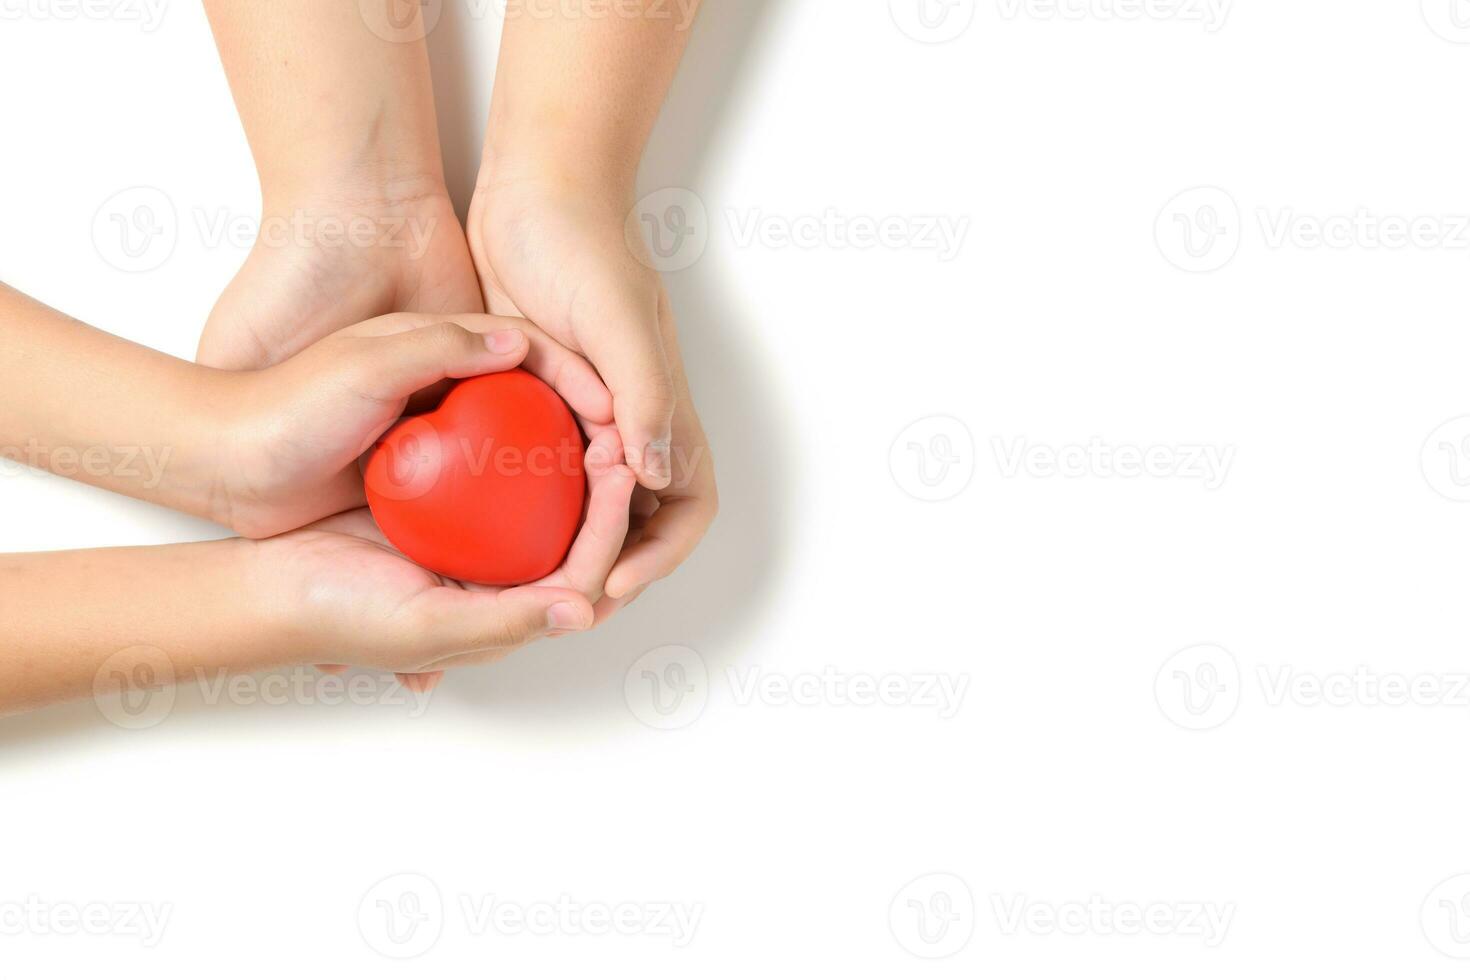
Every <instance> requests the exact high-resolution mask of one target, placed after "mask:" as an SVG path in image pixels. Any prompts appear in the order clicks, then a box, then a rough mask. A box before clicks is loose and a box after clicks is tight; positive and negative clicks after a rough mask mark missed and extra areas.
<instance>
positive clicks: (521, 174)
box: [469, 155, 719, 600]
mask: <svg viewBox="0 0 1470 980" xmlns="http://www.w3.org/2000/svg"><path fill="white" fill-rule="evenodd" d="M623 198H624V194H623V193H622V191H620V190H619V189H618V188H617V187H615V186H602V184H601V182H600V181H599V180H598V179H597V178H596V177H587V176H586V175H585V173H584V174H581V175H578V176H574V177H569V178H565V179H560V178H556V177H553V176H551V175H549V173H548V170H547V168H546V167H541V166H532V165H530V164H520V163H516V162H511V161H507V160H505V159H504V158H503V157H495V156H493V155H492V156H490V157H488V158H487V161H486V163H485V170H484V172H482V174H481V182H480V186H479V187H478V189H477V190H476V192H475V199H474V201H473V203H472V204H471V206H470V220H469V236H470V251H471V253H472V255H473V256H474V259H475V265H476V268H477V270H478V272H479V276H480V282H481V284H482V285H483V286H484V288H485V294H486V305H487V308H488V309H490V310H491V311H492V312H494V313H498V314H504V315H507V316H526V317H530V318H531V319H532V320H533V321H535V322H536V323H537V324H538V325H539V326H540V327H541V328H542V329H544V330H545V331H546V332H547V333H548V334H549V335H550V336H551V337H552V338H553V339H554V340H555V341H557V342H558V343H560V344H563V345H565V346H566V347H568V348H570V349H571V350H573V351H576V352H578V353H581V354H585V355H586V356H587V358H588V359H589V360H590V361H591V362H592V364H593V365H594V366H595V367H596V369H597V371H598V372H599V374H600V375H601V377H602V378H604V379H606V382H607V386H608V388H610V389H611V395H612V404H613V410H614V415H615V416H616V425H617V428H618V433H619V435H620V437H621V439H622V441H623V444H624V447H625V450H626V453H627V460H628V463H629V464H630V465H631V466H632V467H633V469H634V470H635V472H636V473H637V474H638V477H639V482H640V483H642V484H643V487H642V488H640V489H639V490H638V491H637V493H636V495H635V507H634V512H635V528H634V532H633V536H632V538H630V543H629V546H628V548H627V551H626V553H625V554H624V555H623V557H622V559H621V560H620V561H619V562H618V564H617V567H616V568H615V569H614V571H613V573H612V576H611V578H610V579H609V581H608V594H609V595H611V596H615V597H618V598H620V599H625V600H626V599H628V598H631V597H632V596H633V595H635V594H636V593H637V592H638V591H640V590H641V589H642V588H643V587H644V586H646V585H648V584H649V583H650V582H652V581H654V580H655V579H658V578H662V577H664V576H665V575H668V574H669V573H670V572H672V571H673V570H674V569H675V568H677V567H678V566H679V564H680V563H681V562H683V561H684V559H686V558H687V557H689V555H690V553H691V552H692V551H693V550H694V547H695V546H696V545H697V544H698V543H699V541H700V539H701V538H702V537H703V536H704V533H705V531H706V530H708V528H709V526H710V524H711V522H712V521H713V520H714V517H715V513H716V511H717V509H718V506H719V504H718V493H717V491H716V487H715V471H714V460H713V458H712V457H711V455H710V449H709V442H708V439H707V438H706V437H705V434H704V429H703V427H702V426H701V425H700V422H699V416H698V414H697V413H696V412H695V410H694V404H693V402H692V400H691V398H690V394H689V387H688V383H687V381H686V380H685V377H684V366H683V362H682V360H681V357H680V353H679V343H678V337H677V333H676V331H675V327H674V318H673V312H672V309H671V307H670V304H669V301H668V295H667V293H666V292H665V291H664V289H663V286H662V284H661V282H660V280H659V277H658V275H657V273H655V272H654V271H653V270H652V269H651V268H650V267H648V266H646V265H644V264H643V263H641V262H639V261H638V260H637V259H636V258H635V257H634V255H633V253H632V252H630V251H629V247H628V245H627V242H626V238H625V231H624V219H625V216H626V213H627V208H628V204H627V202H625V201H624V200H623ZM640 539H641V540H640Z"/></svg>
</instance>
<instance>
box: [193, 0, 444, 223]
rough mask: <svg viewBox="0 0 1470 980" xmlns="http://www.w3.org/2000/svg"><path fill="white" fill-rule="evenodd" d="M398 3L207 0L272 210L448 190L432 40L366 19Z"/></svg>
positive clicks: (396, 199)
mask: <svg viewBox="0 0 1470 980" xmlns="http://www.w3.org/2000/svg"><path fill="white" fill-rule="evenodd" d="M389 6H390V5H385V4H362V3H359V0H206V2H205V9H206V11H207V13H208V15H209V22H210V25H211V27H212V29H213V31H214V36H215V41H216V43H217V45H218V46H219V51H220V57H221V59H222V61H223V62H224V67H225V73H226V75H227V76H228V77H229V80H230V88H231V90H232V92H233V93H234V96H235V103H236V105H237V107H238V108H239V111H240V118H241V121H242V122H243V123H244V125H245V134H246V136H247V138H248V139H249V141H250V148H251V151H252V153H253V154H254V156H255V161H256V167H257V169H258V170H259V173H260V181H261V190H262V193H263V195H264V198H265V206H266V214H267V216H270V215H273V214H277V213H280V212H281V211H283V210H288V209H289V207H290V206H291V204H292V203H294V202H296V201H300V200H319V199H322V198H329V199H333V200H337V199H345V200H358V201H361V202H363V203H372V204H379V203H382V202H383V201H384V200H391V201H394V202H401V201H403V200H407V199H411V198H414V197H417V196H421V195H423V194H425V193H435V192H437V188H438V187H440V186H442V184H443V181H444V176H443V164H442V162H441V160H440V155H439V135H438V130H437V128H436V124H435V118H434V96H433V83H432V80H431V77H430V72H429V57H428V50H427V47H426V45H425V43H424V41H423V40H422V39H421V38H420V39H418V40H413V41H399V40H387V39H385V38H384V37H383V36H380V33H377V32H375V31H374V30H373V29H372V25H370V24H369V23H368V20H367V18H368V17H369V16H370V15H371V14H372V13H373V12H378V13H381V12H382V11H383V10H386V9H388V7H389ZM399 6H400V7H401V8H404V9H406V10H409V11H411V12H412V16H413V17H415V18H418V17H420V16H421V14H420V13H419V11H418V10H417V9H415V8H414V7H413V6H412V5H410V4H400V5H399ZM379 26H380V31H381V30H382V28H383V27H385V26H387V24H386V21H385V23H384V25H379ZM405 36H407V37H413V36H415V33H414V32H413V31H412V29H411V28H410V29H408V30H407V31H406V32H405Z"/></svg>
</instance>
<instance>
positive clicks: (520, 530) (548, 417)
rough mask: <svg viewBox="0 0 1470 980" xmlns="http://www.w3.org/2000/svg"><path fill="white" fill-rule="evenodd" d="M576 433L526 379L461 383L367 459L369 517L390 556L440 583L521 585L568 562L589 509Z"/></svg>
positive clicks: (512, 375) (567, 415)
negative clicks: (393, 552)
mask: <svg viewBox="0 0 1470 980" xmlns="http://www.w3.org/2000/svg"><path fill="white" fill-rule="evenodd" d="M584 457H585V450H584V447H583V443H582V431H581V429H580V428H579V427H578V426H577V420H576V419H575V418H573V416H572V413H571V411H570V410H569V409H568V408H567V406H566V404H565V403H564V402H563V401H562V400H561V397H560V396H559V395H557V393H556V392H555V391H553V390H552V389H551V388H550V387H549V386H548V385H546V384H545V383H544V382H542V381H541V380H540V379H539V378H536V377H535V376H533V375H530V374H527V373H526V372H525V371H521V370H514V371H505V372H503V373H501V374H487V375H484V376H482V377H478V378H471V379H469V380H468V381H462V382H460V383H459V384H458V385H456V386H455V387H454V389H453V390H452V391H450V393H449V394H448V396H446V397H445V399H444V401H443V403H441V404H440V406H439V407H438V408H437V409H435V410H434V411H432V412H429V413H427V414H425V415H417V416H414V417H412V418H406V419H404V420H402V421H401V422H399V423H398V424H397V425H396V426H394V427H393V428H392V429H390V430H389V431H388V432H387V433H386V434H384V436H383V438H382V439H381V440H380V441H379V443H378V445H377V446H376V447H375V448H374V449H373V452H372V455H371V456H370V457H369V458H368V463H367V469H366V470H365V471H364V473H363V481H364V484H365V486H366V488H367V500H368V506H369V507H370V508H372V512H373V517H374V519H376V520H377V522H378V527H380V528H382V530H383V533H384V534H385V535H387V537H388V540H389V541H390V542H392V544H393V547H395V548H397V549H398V550H399V551H401V552H403V553H404V555H406V556H407V557H409V558H410V559H412V560H413V561H415V562H417V563H418V564H420V565H422V566H423V567H425V568H427V569H429V570H430V571H434V572H438V573H439V574H440V575H447V576H449V577H450V578H454V579H459V580H460V581H463V582H478V583H480V584H482V585H521V584H524V583H526V582H534V581H536V580H537V579H540V578H543V577H545V576H546V575H549V574H550V573H551V572H553V571H555V570H556V569H557V567H558V566H560V565H561V563H562V560H563V559H565V558H566V556H567V551H568V550H569V549H570V548H571V545H572V539H573V538H574V537H576V534H577V527H578V525H579V524H580V523H581V521H582V505H583V504H584V502H585V501H586V498H587V478H586V474H585V471H584Z"/></svg>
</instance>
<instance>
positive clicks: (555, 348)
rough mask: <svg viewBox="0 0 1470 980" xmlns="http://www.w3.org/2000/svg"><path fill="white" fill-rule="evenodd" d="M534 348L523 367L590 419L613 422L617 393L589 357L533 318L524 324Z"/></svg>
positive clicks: (575, 410)
mask: <svg viewBox="0 0 1470 980" xmlns="http://www.w3.org/2000/svg"><path fill="white" fill-rule="evenodd" d="M521 329H522V331H523V332H524V333H525V335H526V339H527V340H528V341H529V342H530V345H531V349H530V351H529V352H528V353H527V354H526V361H525V363H524V364H522V365H521V367H523V368H525V369H526V370H527V371H530V372H531V373H532V374H534V375H536V377H538V378H540V379H541V380H542V381H545V382H546V383H547V384H549V385H551V387H552V388H554V389H555V390H556V393H557V394H558V395H561V397H562V401H564V402H566V403H567V404H568V405H570V406H571V407H572V411H574V412H576V413H577V414H578V415H580V416H582V417H583V418H585V419H587V420H588V421H589V422H599V423H602V424H603V425H607V424H610V423H611V422H612V420H613V396H612V392H610V391H608V390H607V385H605V384H603V382H602V378H601V376H599V375H598V373H597V369H596V368H594V367H593V366H592V365H591V364H590V363H588V361H587V359H586V358H585V357H582V356H581V355H580V354H576V353H574V352H572V351H569V350H567V349H566V348H565V347H563V346H562V345H561V344H559V343H557V342H556V341H555V340H553V339H552V337H551V335H550V334H548V333H546V332H545V331H544V330H542V329H541V328H540V327H537V326H536V325H535V324H533V323H531V322H530V321H529V320H527V321H525V324H524V325H523V326H522V327H521Z"/></svg>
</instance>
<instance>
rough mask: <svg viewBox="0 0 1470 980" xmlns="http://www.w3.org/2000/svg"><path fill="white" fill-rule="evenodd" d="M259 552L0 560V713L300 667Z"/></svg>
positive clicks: (117, 551) (228, 545)
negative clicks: (97, 693)
mask: <svg viewBox="0 0 1470 980" xmlns="http://www.w3.org/2000/svg"><path fill="white" fill-rule="evenodd" d="M259 548H260V546H259V545H257V544H255V543H254V542H249V541H244V540H241V539H238V538H237V539H231V540H228V541H213V542H208V543H204V544H186V545H169V546H165V547H156V548H114V549H105V550H98V551H72V552H54V553H50V554H27V555H3V556H0V630H3V633H4V637H5V639H4V643H3V645H0V714H5V713H9V712H13V711H20V710H25V709H29V708H36V707H40V706H42V705H46V704H50V703H54V702H57V701H63V700H68V699H72V698H78V697H85V696H88V695H91V694H92V693H94V690H96V689H97V687H100V688H102V689H104V690H106V689H116V687H117V685H118V684H122V683H142V682H146V683H149V684H167V683H171V682H172V681H174V680H184V679H187V678H191V677H194V676H197V673H196V672H211V673H212V672H215V671H221V670H225V671H248V670H257V669H261V668H265V667H271V666H279V665H283V664H294V663H305V662H309V659H310V658H309V656H308V651H307V650H306V649H304V647H305V646H306V644H304V643H303V641H302V640H301V638H300V637H299V636H298V635H297V634H296V633H295V631H294V630H293V629H292V628H291V627H290V625H289V622H290V620H289V617H288V616H286V615H285V614H284V611H283V610H282V609H280V608H279V605H278V603H277V602H276V601H275V599H274V597H273V593H272V592H271V590H270V588H269V584H268V580H267V579H266V578H264V577H263V576H261V575H260V574H259V573H257V571H256V559H255V554H256V551H257V550H258V549H259ZM140 664H141V665H144V666H143V667H142V669H143V670H144V671H145V672H144V673H143V674H142V676H141V677H138V676H134V675H136V674H137V672H138V670H139V665H140ZM94 685H96V686H97V687H94Z"/></svg>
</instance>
